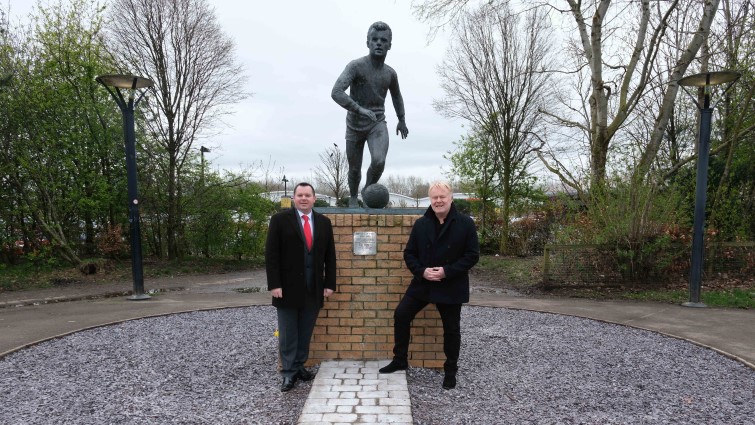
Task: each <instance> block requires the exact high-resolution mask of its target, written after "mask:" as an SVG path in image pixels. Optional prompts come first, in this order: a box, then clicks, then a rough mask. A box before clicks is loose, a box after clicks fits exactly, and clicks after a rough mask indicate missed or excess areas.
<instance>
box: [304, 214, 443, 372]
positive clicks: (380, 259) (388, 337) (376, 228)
mask: <svg viewBox="0 0 755 425" xmlns="http://www.w3.org/2000/svg"><path fill="white" fill-rule="evenodd" d="M323 212H324V214H325V215H327V216H328V217H329V218H330V220H331V221H332V222H333V231H334V233H335V242H336V257H337V258H338V280H337V284H338V291H337V292H336V293H335V294H333V295H332V296H331V297H330V299H328V300H327V301H325V307H324V308H323V309H322V310H320V316H319V318H318V319H317V327H316V328H315V333H314V335H313V336H312V343H311V345H310V353H309V362H308V364H310V365H311V364H317V363H320V361H322V360H336V359H338V360H342V359H360V360H376V359H391V358H393V310H394V309H395V308H396V305H398V302H399V300H400V299H401V297H402V296H403V295H404V292H405V291H406V288H407V286H409V282H410V281H411V279H412V275H411V273H409V271H408V270H407V268H406V265H405V264H404V256H403V255H404V246H405V245H406V242H407V240H408V239H409V233H410V232H411V229H412V225H413V224H414V222H415V221H416V220H417V219H418V218H419V217H420V216H419V215H391V214H345V213H333V214H331V213H328V212H327V211H323ZM354 232H375V233H377V255H354V253H353V252H354V250H353V238H354ZM444 361H445V355H444V354H443V326H442V324H441V320H440V315H439V314H438V311H437V310H436V309H435V306H434V305H432V304H430V305H428V306H427V307H426V308H425V309H424V310H423V311H421V312H420V313H419V314H418V315H417V317H416V318H415V319H414V322H412V342H411V345H410V346H409V364H410V365H412V366H417V367H429V368H442V367H443V362H444Z"/></svg>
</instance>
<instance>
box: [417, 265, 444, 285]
mask: <svg viewBox="0 0 755 425" xmlns="http://www.w3.org/2000/svg"><path fill="white" fill-rule="evenodd" d="M422 277H424V278H425V280H431V281H434V282H440V281H441V280H442V279H443V278H445V277H446V271H445V270H443V267H428V268H426V269H425V272H424V273H422Z"/></svg>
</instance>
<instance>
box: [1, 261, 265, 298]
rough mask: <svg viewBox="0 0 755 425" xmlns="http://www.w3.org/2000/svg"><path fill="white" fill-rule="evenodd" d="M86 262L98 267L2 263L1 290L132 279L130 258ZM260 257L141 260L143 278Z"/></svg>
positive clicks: (244, 266)
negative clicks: (90, 271) (83, 268)
mask: <svg viewBox="0 0 755 425" xmlns="http://www.w3.org/2000/svg"><path fill="white" fill-rule="evenodd" d="M83 263H84V264H87V263H91V264H95V265H96V266H97V272H96V273H95V274H92V275H85V274H83V273H82V272H81V271H80V270H79V268H78V267H74V266H51V265H48V264H35V263H32V262H26V263H21V264H18V265H15V266H7V265H1V266H0V292H8V291H19V290H29V289H39V288H52V287H56V286H61V285H71V284H82V283H95V284H99V283H109V282H121V281H128V280H130V279H131V261H130V260H104V259H98V258H95V259H87V260H84V261H83ZM263 265H264V260H263V259H261V258H256V259H248V260H236V259H231V258H205V257H196V258H195V257H192V258H186V259H184V260H183V261H164V260H159V259H153V258H145V259H144V261H143V262H142V266H143V270H144V277H145V278H157V277H165V276H191V275H203V274H221V273H228V272H234V271H243V270H250V269H256V268H259V267H262V266H263Z"/></svg>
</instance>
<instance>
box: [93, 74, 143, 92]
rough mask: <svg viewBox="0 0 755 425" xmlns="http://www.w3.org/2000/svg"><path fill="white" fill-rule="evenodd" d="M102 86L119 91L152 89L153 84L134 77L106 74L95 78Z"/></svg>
mask: <svg viewBox="0 0 755 425" xmlns="http://www.w3.org/2000/svg"><path fill="white" fill-rule="evenodd" d="M95 80H97V82H98V83H100V84H102V85H103V86H109V87H115V88H119V89H131V90H134V89H143V88H147V87H152V86H154V85H155V83H154V82H153V81H152V80H150V79H149V78H144V77H137V76H136V75H123V74H106V75H100V76H98V77H97V78H95Z"/></svg>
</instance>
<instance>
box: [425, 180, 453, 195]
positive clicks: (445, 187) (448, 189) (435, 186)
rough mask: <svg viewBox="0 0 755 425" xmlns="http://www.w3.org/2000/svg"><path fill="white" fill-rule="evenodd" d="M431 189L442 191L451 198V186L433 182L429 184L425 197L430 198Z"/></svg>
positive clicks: (445, 183) (441, 182)
mask: <svg viewBox="0 0 755 425" xmlns="http://www.w3.org/2000/svg"><path fill="white" fill-rule="evenodd" d="M433 189H442V190H444V191H446V192H448V193H449V194H451V195H452V196H453V194H454V190H453V189H452V188H451V185H450V184H448V183H447V182H444V181H434V182H432V183H430V187H428V188H427V196H430V191H431V190H433Z"/></svg>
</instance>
